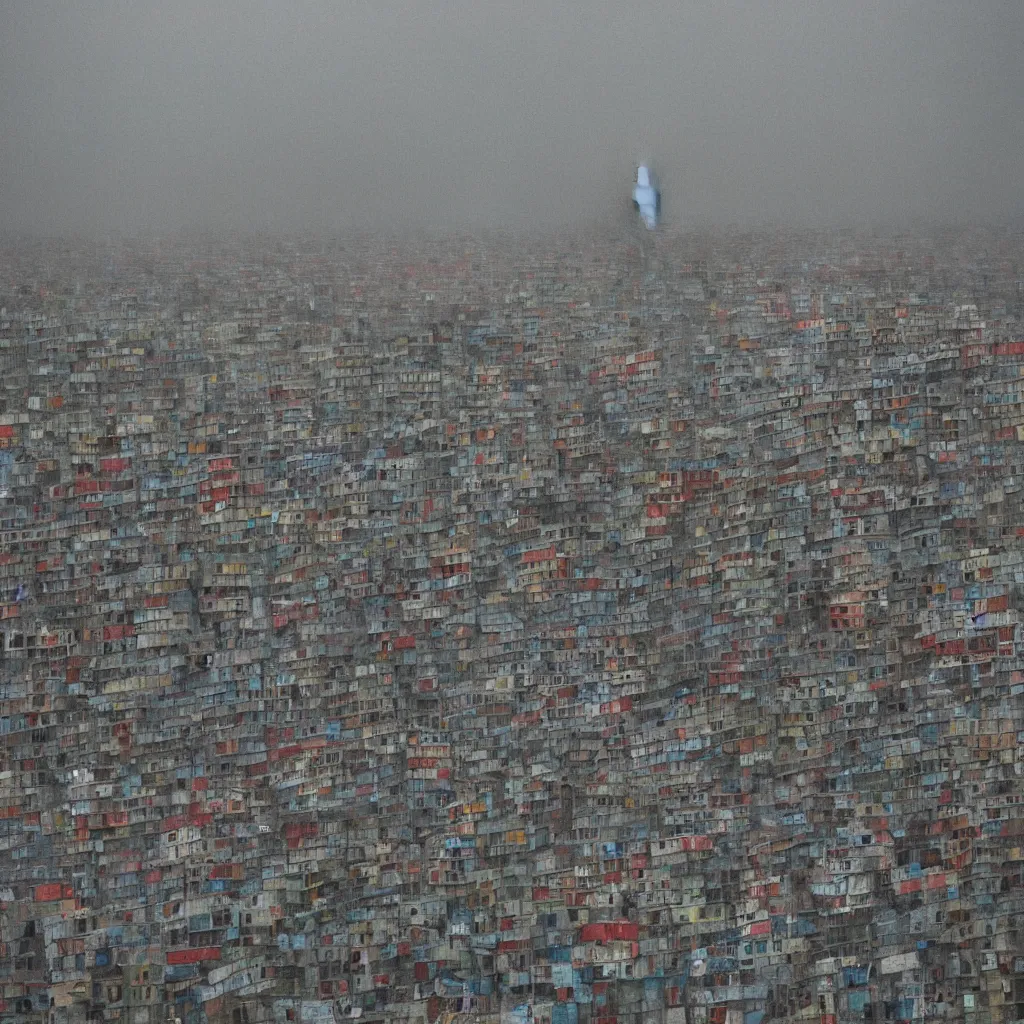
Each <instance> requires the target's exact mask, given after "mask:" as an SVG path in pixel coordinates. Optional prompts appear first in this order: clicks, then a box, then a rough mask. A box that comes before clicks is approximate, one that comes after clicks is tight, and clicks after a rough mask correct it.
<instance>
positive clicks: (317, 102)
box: [0, 0, 1024, 234]
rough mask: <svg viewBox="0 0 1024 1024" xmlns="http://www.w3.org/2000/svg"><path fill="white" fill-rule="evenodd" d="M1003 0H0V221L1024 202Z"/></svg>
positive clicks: (305, 221) (920, 207)
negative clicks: (649, 168)
mask: <svg viewBox="0 0 1024 1024" xmlns="http://www.w3.org/2000/svg"><path fill="white" fill-rule="evenodd" d="M1022 52H1024V5H1022V4H1021V3H1020V0H977V2H975V3H971V4H959V3H951V2H940V0H908V2H905V3H901V4H898V5H897V4H889V3H874V2H857V3H852V2H851V3H844V2H841V0H776V2H771V3H769V2H761V0H758V2H754V0H749V2H743V3H739V2H737V3H728V2H722V3H715V4H710V3H706V2H705V3H697V2H689V0H665V2H661V0H647V2H639V3H632V4H628V5H617V4H612V3H609V2H605V0H591V2H587V3H582V2H564V3H552V2H551V0H548V2H543V0H521V2H518V3H515V4H506V3H498V2H493V3H492V2H489V0H483V2H480V0H477V2H461V0H459V2H456V0H452V2H439V3H417V4H413V3H408V2H406V3H395V2H387V0H381V2H378V3H374V4H362V3H357V2H346V0H336V2H320V0H317V2H312V0H289V2H288V3H283V2H277V3H265V2H254V3H245V4H242V3H236V2H223V0H207V2H205V3H199V2H192V0H177V2H175V3H174V4H171V5H157V4H155V3H146V2H143V3H133V4H128V3H113V2H109V0H96V2H93V3H86V4H68V3H66V2H64V3H58V2H56V0H25V2H6V0H5V2H3V3H0V132H2V135H0V138H2V142H0V230H3V231H18V232H24V231H28V232H32V233H40V234H60V233H64V232H67V233H73V232H92V231H106V230H113V231H125V232H132V233H138V232H149V231H177V230H194V229H196V228H203V229H212V230H221V229H232V230H243V231H246V230H251V231H283V230H287V231H302V230H310V229H314V230H317V231H325V230H326V231H337V230H342V231H344V230H349V229H372V228H374V227H380V228H383V229H387V230H401V229H403V228H423V229H427V230H429V231H432V232H436V231H462V230H472V229H490V228H510V229H514V230H521V229H527V228H534V227H545V226H549V227H550V226H560V225H566V226H572V225H573V224H581V223H585V222H589V221H593V220H597V219H604V218H614V217H615V216H616V215H617V214H618V212H619V211H620V210H621V211H623V214H624V215H625V211H626V210H628V209H630V208H631V203H630V197H631V189H632V185H633V172H634V170H635V166H636V163H637V162H638V161H639V160H641V159H648V160H650V161H652V163H653V166H654V167H655V169H656V170H657V171H658V175H659V178H660V180H661V186H662V190H663V194H664V204H665V216H666V222H667V223H668V225H669V226H670V227H673V226H676V227H678V226H684V227H685V226H687V225H690V226H704V225H716V224H724V223H729V222H736V223H741V224H743V223H760V224H766V223H773V222H775V223H779V222H787V223H791V224H793V225H794V226H809V225H821V226H826V225H853V226H857V225H866V224H873V225H881V224H882V223H884V222H885V221H886V220H896V221H899V222H905V221H908V220H911V219H913V220H933V221H943V222H959V223H963V222H965V221H967V220H971V219H984V220H986V221H989V222H996V223H998V222H999V221H1001V220H1011V219H1012V220H1014V221H1019V220H1020V218H1021V216H1022V214H1024V200H1022V198H1021V197H1022V194H1024V193H1022V189H1021V183H1022V181H1024V129H1022V127H1021V124H1022V121H1021V113H1020V111H1021V103H1022V99H1024V62H1022V61H1021V58H1020V55H1021V53H1022Z"/></svg>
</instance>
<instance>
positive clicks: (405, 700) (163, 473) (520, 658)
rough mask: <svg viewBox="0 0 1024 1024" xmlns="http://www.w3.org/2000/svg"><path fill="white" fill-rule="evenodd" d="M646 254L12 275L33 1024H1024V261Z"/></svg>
mask: <svg viewBox="0 0 1024 1024" xmlns="http://www.w3.org/2000/svg"><path fill="white" fill-rule="evenodd" d="M641 236H642V232H641V233H639V234H638V233H635V232H633V233H628V232H616V231H608V230H605V231H600V230H596V229H595V230H594V231H593V232H591V233H589V234H585V233H584V234H581V235H579V236H575V237H564V238H556V237H550V238H539V237H538V238H537V239H534V240H532V241H531V240H523V239H516V238H512V237H502V236H494V237H491V238H487V239H483V240H481V239H479V238H476V239H472V238H468V237H467V238H459V239H448V240H431V239H428V238H426V237H423V238H419V239H411V240H410V239H408V238H405V239H402V238H398V237H395V238H393V239H380V238H374V237H370V236H367V237H362V238H357V237H352V238H346V239H334V240H327V241H310V240H308V239H303V240H292V241H287V240H280V239H259V238H247V237H242V236H239V237H237V238H229V237H221V238H218V239H217V240H215V241H214V240H209V239H206V240H204V239H186V238H183V237H177V236H175V237H171V236H169V237H167V238H164V239H162V240H159V241H149V242H143V241H125V240H110V241H107V242H105V243H86V242H80V243H74V244H69V243H62V244H60V245H58V244H56V243H53V244H46V243H43V242H40V241H33V242H27V241H26V242H21V243H17V244H14V243H10V244H8V245H7V246H6V247H5V248H4V249H3V250H2V252H0V307H2V309H0V370H2V377H0V446H2V447H0V494H2V499H0V519H2V522H0V601H2V603H0V631H2V638H3V655H2V661H0V739H2V742H0V758H2V760H0V817H2V822H0V880H2V888H0V943H2V946H0V952H2V955H0V1019H2V1020H3V1021H11V1022H14V1021H36V1022H39V1024H42V1022H44V1021H45V1022H47V1024H86V1022H94V1021H97V1022H98V1021H124V1022H126V1024H161V1022H165V1021H174V1020H175V1019H180V1020H181V1021H182V1022H184V1024H207V1022H214V1021H230V1022H232V1024H259V1022H268V1024H269V1022H275V1024H276V1022H282V1024H283V1022H290V1021H295V1022H310V1021H317V1022H321V1024H324V1022H329V1021H342V1020H347V1019H360V1020H362V1021H366V1022H374V1024H376V1022H384V1021H400V1022H409V1024H434V1022H437V1021H443V1022H445V1024H450V1022H452V1021H454V1020H456V1019H461V1020H466V1021H469V1020H474V1021H487V1022H494V1024H498V1022H499V1021H501V1022H505V1021H517V1022H525V1021H527V1020H533V1021H536V1022H538V1024H542V1022H543V1024H640V1022H646V1021H659V1022H663V1024H760V1022H761V1021H769V1020H772V1021H785V1022H797V1021H801V1022H803V1021H808V1022H809V1021H813V1022H815V1024H850V1022H854V1021H857V1022H863V1021H867V1022H872V1024H873V1022H882V1021H912V1020H923V1019H937V1018H948V1019H950V1020H957V1021H967V1022H974V1024H1004V1022H1006V1024H1008V1022H1011V1021H1017V1020H1021V1019H1024V955H1022V951H1024V936H1022V928H1024V925H1022V923H1021V922H1022V921H1024V879H1022V867H1024V815H1022V813H1021V811H1022V807H1021V799H1022V794H1024V788H1022V781H1021V775H1022V771H1024V754H1022V750H1024V745H1022V744H1024V703H1022V701H1021V695H1022V694H1024V634H1022V631H1021V625H1020V623H1021V609H1022V606H1024V516H1022V513H1021V501H1022V483H1024V466H1022V462H1024V444H1022V442H1024V397H1022V395H1024V329H1022V327H1021V313H1022V307H1024V238H1022V236H1020V235H1019V234H1012V233H1009V232H994V231H993V232H984V231H981V230H974V231H959V232H953V231H950V232H947V233H944V234H942V233H936V234H933V235H931V236H929V237H925V236H913V237H911V236H906V237H882V236H880V235H877V236H876V235H867V234H865V235H858V234H854V233H833V234H828V235H825V234H792V235H788V236H787V235H785V234H778V233H774V234H770V235H769V234H764V235H758V234H752V233H740V232H738V231H736V232H732V233H729V232H719V233H714V234H712V233H709V234H706V235H697V234H692V233H691V234H684V233H672V232H669V233H667V234H658V235H654V234H650V235H647V236H643V237H641ZM460 1015H461V1016H460Z"/></svg>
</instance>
